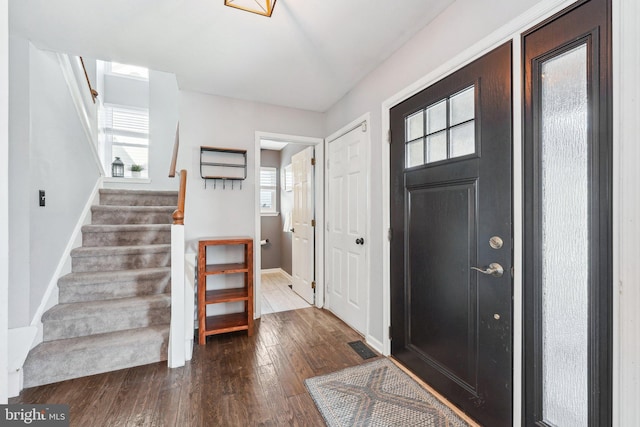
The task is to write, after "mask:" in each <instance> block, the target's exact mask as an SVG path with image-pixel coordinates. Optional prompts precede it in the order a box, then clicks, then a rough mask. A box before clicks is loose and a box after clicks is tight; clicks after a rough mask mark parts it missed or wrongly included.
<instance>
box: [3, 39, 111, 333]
mask: <svg viewBox="0 0 640 427" xmlns="http://www.w3.org/2000/svg"><path fill="white" fill-rule="evenodd" d="M11 49H16V50H19V51H20V52H17V51H12V54H11V55H12V57H18V59H19V60H18V61H16V62H15V63H14V62H11V63H10V76H11V77H10V78H11V82H12V83H13V82H16V88H15V89H16V90H17V92H16V93H13V92H12V94H11V96H10V97H11V98H12V101H11V102H12V104H11V105H12V106H17V108H18V109H17V110H15V111H12V114H11V117H9V119H10V122H9V128H10V129H11V133H10V135H11V136H12V139H11V140H10V141H9V146H10V153H11V155H12V156H18V158H19V159H22V160H25V162H24V164H22V165H19V166H22V167H15V168H13V167H12V169H11V170H10V176H9V181H10V184H11V186H12V187H13V185H14V184H15V185H16V186H17V187H18V188H19V191H13V190H12V191H11V193H10V194H9V202H10V204H13V203H14V202H16V203H17V204H18V206H19V207H18V210H17V211H12V213H13V215H12V216H11V218H10V226H11V227H10V228H11V229H12V230H13V229H14V228H15V229H18V230H22V231H24V232H25V234H24V235H20V234H16V233H12V234H11V235H10V239H9V245H10V247H12V248H13V247H16V248H20V250H19V251H18V253H17V254H13V253H12V263H11V264H10V267H9V268H10V273H9V274H10V276H11V277H12V278H16V279H17V280H18V282H17V283H12V285H11V293H10V302H11V304H10V307H11V312H10V313H9V315H10V316H11V318H10V324H11V325H12V327H20V326H26V325H28V324H29V323H30V321H31V320H32V317H33V315H34V314H35V312H36V310H37V309H38V307H39V305H40V304H41V302H42V298H43V296H44V293H45V291H46V289H47V286H48V285H49V282H50V281H51V280H52V276H53V274H54V273H55V270H56V268H57V266H58V263H59V262H60V259H61V257H62V255H63V253H64V250H65V248H66V246H67V244H68V242H69V239H70V237H71V233H72V231H73V229H74V227H75V225H76V223H77V222H78V220H79V218H80V214H81V213H82V210H83V208H84V206H85V204H86V203H87V200H88V198H89V196H90V195H91V192H92V190H93V188H94V186H95V185H96V182H97V180H98V177H99V171H98V168H97V165H96V163H95V161H94V159H93V156H92V154H91V148H90V146H89V142H88V141H87V139H86V135H85V133H84V130H83V128H82V125H81V123H80V120H79V118H78V115H77V113H76V110H75V107H74V105H73V102H72V99H71V96H70V94H69V89H68V87H67V84H66V82H65V80H64V77H63V75H62V71H61V69H60V65H59V62H58V59H57V56H56V55H55V54H54V53H51V52H46V51H41V50H38V49H36V48H35V47H34V46H32V45H31V44H29V43H28V42H26V43H25V42H24V41H20V40H13V39H12V43H11ZM25 67H26V68H25ZM25 79H27V81H25ZM13 90H14V88H13V86H12V91H13ZM15 96H26V97H27V99H26V100H24V99H23V100H22V101H20V100H16V99H14V97H15ZM25 127H26V129H25ZM14 136H15V139H13V137H14ZM25 145H26V146H27V148H25ZM38 190H45V191H46V206H45V207H39V206H38ZM18 240H20V241H18ZM25 245H26V247H25ZM27 248H28V250H26V249H27ZM13 257H19V258H20V259H13ZM25 257H26V258H25ZM25 266H27V267H28V268H26V267H25ZM22 269H24V271H26V272H27V273H26V274H24V272H23V271H21V270H22ZM14 303H15V307H14ZM25 313H26V314H25Z"/></svg>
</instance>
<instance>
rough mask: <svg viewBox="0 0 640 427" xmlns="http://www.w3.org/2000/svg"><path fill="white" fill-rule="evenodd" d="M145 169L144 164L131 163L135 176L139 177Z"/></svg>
mask: <svg viewBox="0 0 640 427" xmlns="http://www.w3.org/2000/svg"><path fill="white" fill-rule="evenodd" d="M143 170H144V167H143V166H142V165H136V164H135V163H134V164H132V165H131V176H132V177H133V178H139V177H140V172H142V171H143Z"/></svg>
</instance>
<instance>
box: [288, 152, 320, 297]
mask: <svg viewBox="0 0 640 427" xmlns="http://www.w3.org/2000/svg"><path fill="white" fill-rule="evenodd" d="M312 160H313V147H309V148H306V149H304V150H302V151H301V152H299V153H297V154H294V155H293V156H292V157H291V165H292V166H291V169H292V170H293V212H292V214H291V220H292V223H293V233H292V234H293V239H292V240H293V241H292V245H291V250H292V257H291V261H292V262H291V264H292V265H291V270H292V276H293V290H294V291H295V292H296V293H297V294H298V295H300V296H301V297H302V298H304V299H305V300H306V301H307V302H308V303H309V304H313V303H314V295H315V291H314V280H315V268H314V267H315V264H314V254H315V249H314V244H315V241H314V234H315V233H314V226H313V223H312V221H313V220H314V216H315V212H314V211H315V209H314V197H313V165H312Z"/></svg>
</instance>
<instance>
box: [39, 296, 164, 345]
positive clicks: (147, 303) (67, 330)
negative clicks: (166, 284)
mask: <svg viewBox="0 0 640 427" xmlns="http://www.w3.org/2000/svg"><path fill="white" fill-rule="evenodd" d="M170 321H171V295H169V294H157V295H148V296H141V297H131V298H118V299H112V300H102V301H87V302H77V303H70V304H58V305H56V306H54V307H53V308H51V309H50V310H48V311H47V312H46V313H45V314H44V315H43V316H42V325H43V330H44V333H43V338H44V341H53V340H59V339H65V338H74V337H81V336H87V335H95V334H103V333H107V332H114V331H122V330H126V329H135V328H142V327H146V326H151V325H157V324H163V323H169V322H170Z"/></svg>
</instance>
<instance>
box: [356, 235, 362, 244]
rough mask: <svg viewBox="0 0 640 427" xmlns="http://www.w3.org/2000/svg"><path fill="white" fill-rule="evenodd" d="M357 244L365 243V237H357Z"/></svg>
mask: <svg viewBox="0 0 640 427" xmlns="http://www.w3.org/2000/svg"><path fill="white" fill-rule="evenodd" d="M356 245H364V238H363V237H360V238H358V239H356Z"/></svg>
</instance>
